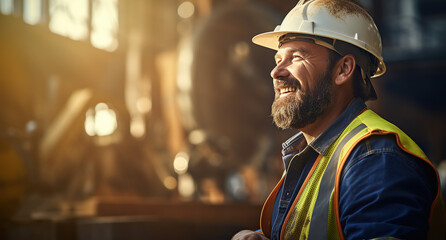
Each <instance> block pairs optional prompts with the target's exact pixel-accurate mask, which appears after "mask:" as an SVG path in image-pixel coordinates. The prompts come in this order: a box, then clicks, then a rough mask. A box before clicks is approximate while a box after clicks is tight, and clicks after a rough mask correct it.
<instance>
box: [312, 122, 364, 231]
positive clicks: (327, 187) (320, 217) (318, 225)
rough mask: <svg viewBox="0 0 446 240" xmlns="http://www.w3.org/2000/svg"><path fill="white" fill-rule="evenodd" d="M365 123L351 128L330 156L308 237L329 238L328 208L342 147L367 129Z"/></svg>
mask: <svg viewBox="0 0 446 240" xmlns="http://www.w3.org/2000/svg"><path fill="white" fill-rule="evenodd" d="M366 127H367V126H366V125H365V124H363V123H362V124H360V125H358V126H357V127H355V128H354V129H353V130H351V131H350V132H349V133H348V134H347V135H346V136H345V137H344V138H343V139H342V140H341V142H340V143H339V145H338V146H337V147H336V150H335V151H334V153H333V155H332V156H331V158H330V161H329V163H328V166H327V168H326V169H325V172H324V175H323V176H322V180H321V183H320V186H319V194H318V196H317V199H316V203H315V205H314V210H313V215H312V217H311V223H310V230H309V233H308V239H327V230H328V229H327V227H328V210H329V205H330V197H331V194H332V193H333V190H334V184H335V180H336V171H337V166H338V161H339V157H340V155H341V151H342V148H344V146H345V144H347V142H348V141H350V140H351V139H352V138H353V137H354V136H355V135H356V134H358V133H359V132H360V131H361V130H363V129H365V128H366Z"/></svg>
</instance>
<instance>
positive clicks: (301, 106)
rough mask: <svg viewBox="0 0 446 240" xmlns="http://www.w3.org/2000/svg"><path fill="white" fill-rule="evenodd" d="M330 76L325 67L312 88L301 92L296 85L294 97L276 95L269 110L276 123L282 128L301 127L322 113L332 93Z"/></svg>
mask: <svg viewBox="0 0 446 240" xmlns="http://www.w3.org/2000/svg"><path fill="white" fill-rule="evenodd" d="M330 76H331V71H329V68H327V69H326V71H325V73H324V75H323V76H321V77H320V78H319V79H318V81H317V83H316V85H315V88H314V89H312V90H308V91H306V92H302V91H301V90H300V87H298V88H297V90H296V93H297V95H296V96H295V97H289V96H287V97H285V98H280V97H279V95H276V99H275V100H274V103H273V105H272V110H271V115H272V116H273V119H274V122H275V123H276V125H277V126H278V127H279V128H282V129H289V128H294V129H302V128H303V127H305V126H307V125H309V124H311V123H314V122H315V121H316V119H317V118H318V117H320V116H321V115H322V114H324V113H325V111H326V110H327V108H328V107H329V105H330V103H331V99H332V95H333V91H332V86H331V82H330V80H331V78H330ZM294 81H297V80H294Z"/></svg>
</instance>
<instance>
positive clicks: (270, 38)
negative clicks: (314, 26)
mask: <svg viewBox="0 0 446 240" xmlns="http://www.w3.org/2000/svg"><path fill="white" fill-rule="evenodd" d="M287 33H293V32H290V31H277V32H275V31H274V32H265V33H261V34H258V35H256V36H254V37H253V38H252V42H253V43H255V44H257V45H259V46H262V47H266V48H270V49H273V50H276V51H277V50H278V49H279V38H280V37H281V36H283V35H285V34H287ZM296 33H299V34H302V35H308V36H319V37H328V38H331V39H336V38H333V37H331V36H323V35H318V34H306V33H302V32H296ZM336 40H340V41H343V40H342V39H336ZM349 44H352V43H349ZM352 45H354V46H356V47H359V48H361V49H364V50H365V51H368V50H367V49H365V48H364V47H362V46H358V45H355V44H352ZM368 52H369V51H368ZM372 54H373V53H372ZM373 55H374V56H375V57H376V58H377V59H378V60H379V64H378V69H377V70H376V73H375V74H374V75H373V76H371V77H372V78H376V77H379V76H381V75H383V74H384V73H385V72H386V65H385V64H384V61H383V59H382V58H381V57H378V56H376V55H375V54H373Z"/></svg>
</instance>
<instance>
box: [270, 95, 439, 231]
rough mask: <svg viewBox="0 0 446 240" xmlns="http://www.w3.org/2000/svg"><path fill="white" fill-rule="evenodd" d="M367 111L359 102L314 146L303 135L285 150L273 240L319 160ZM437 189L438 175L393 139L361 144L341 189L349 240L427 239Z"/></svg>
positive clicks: (341, 208)
mask: <svg viewBox="0 0 446 240" xmlns="http://www.w3.org/2000/svg"><path fill="white" fill-rule="evenodd" d="M364 109H366V105H365V103H364V102H363V101H362V100H361V99H355V100H354V101H353V102H352V103H351V104H350V105H349V106H348V108H347V109H346V110H345V111H344V112H343V113H342V114H341V115H340V116H339V117H338V119H337V120H336V121H335V122H333V123H332V124H331V125H330V127H329V128H327V129H326V130H325V131H324V132H323V133H322V134H321V135H320V136H318V137H317V138H316V139H315V140H313V141H312V142H311V143H310V144H308V145H307V143H306V140H305V138H304V136H303V134H302V133H301V132H299V133H298V134H296V135H294V136H293V137H291V138H290V139H288V140H287V141H286V142H285V143H283V144H282V147H283V150H282V155H283V156H282V158H283V162H284V166H285V169H286V176H285V180H284V182H283V184H282V187H281V189H280V191H279V193H278V195H277V198H276V200H275V205H274V209H273V214H272V224H271V239H272V240H275V239H279V238H280V231H281V228H282V225H283V222H284V219H285V217H286V215H287V213H288V211H289V210H290V207H291V205H292V204H293V200H294V199H295V197H296V195H297V194H298V192H299V190H300V187H301V186H302V183H303V182H304V180H305V178H306V177H307V175H308V173H309V171H310V169H311V167H312V166H313V164H314V162H315V160H316V158H317V157H318V156H319V155H324V154H325V153H326V152H327V150H328V149H329V147H330V146H331V144H332V143H334V141H335V140H336V139H337V138H338V137H339V135H340V134H341V133H342V131H343V130H344V129H345V128H346V127H347V126H348V125H349V124H350V122H351V121H352V120H353V119H354V118H355V117H356V116H358V115H359V114H360V113H361V112H362V111H363V110H364ZM436 184H437V180H436V174H435V172H434V171H433V170H432V169H431V168H430V167H429V166H428V164H427V163H425V162H423V161H421V160H420V159H418V158H416V157H415V156H413V155H410V154H408V153H406V152H404V151H403V150H402V149H401V148H399V147H398V144H397V142H396V139H395V136H394V135H374V136H372V137H369V138H367V139H365V140H363V141H362V142H360V143H358V145H356V147H355V148H354V149H353V150H352V152H351V154H350V155H349V157H348V158H347V161H346V163H345V165H344V168H343V171H342V175H341V183H340V188H339V213H340V221H341V226H342V228H343V231H344V236H345V239H372V238H378V237H386V236H392V237H395V238H400V239H425V238H426V234H427V231H428V225H429V221H428V219H429V215H430V207H431V205H432V202H433V200H434V198H435V196H436V189H437V185H436ZM321 231H326V229H321ZM310 240H311V239H310Z"/></svg>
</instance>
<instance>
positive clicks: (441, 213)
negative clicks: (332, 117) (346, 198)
mask: <svg viewBox="0 0 446 240" xmlns="http://www.w3.org/2000/svg"><path fill="white" fill-rule="evenodd" d="M386 134H394V135H395V137H396V139H397V143H398V146H399V147H400V148H401V149H402V150H404V151H406V152H408V153H410V154H412V155H414V156H416V157H418V158H420V159H421V160H423V161H425V162H427V163H428V164H429V165H430V166H431V167H432V168H433V170H434V172H435V173H436V174H437V186H438V189H437V195H436V198H435V200H434V201H433V203H432V207H431V212H430V219H429V224H430V225H429V232H428V239H442V240H443V239H445V230H446V220H445V208H444V203H443V199H442V196H441V189H440V181H439V177H438V173H437V170H436V169H435V167H434V166H433V165H432V163H431V162H430V161H429V160H428V159H427V157H426V155H425V154H424V152H423V151H422V150H421V149H420V148H419V147H418V146H417V145H416V143H415V142H414V141H413V140H412V139H410V138H409V137H408V136H407V135H406V134H405V133H404V132H402V131H401V130H400V129H399V128H397V127H396V126H395V125H393V124H391V123H389V122H387V121H386V120H384V119H382V118H381V117H379V116H378V115H377V114H376V113H374V112H373V111H371V110H366V111H364V112H363V113H361V114H360V115H359V116H358V117H356V118H355V119H354V120H353V121H352V122H351V123H350V124H349V125H348V126H347V127H346V128H345V129H344V131H343V132H342V133H341V135H340V136H339V138H338V139H337V140H336V141H335V142H334V143H333V144H332V145H331V146H330V148H329V150H328V151H327V154H325V155H324V156H321V155H320V156H319V157H318V158H317V159H316V161H315V163H314V164H313V167H312V168H311V170H310V172H309V173H308V175H307V177H306V179H305V181H304V183H303V184H302V187H301V189H300V191H299V193H298V194H297V196H296V198H295V199H294V202H293V205H292V207H291V208H290V211H289V212H288V214H287V216H286V218H285V221H284V224H283V226H282V229H281V235H280V239H310V240H313V239H316V240H319V239H344V235H343V231H342V227H341V223H340V219H339V184H340V176H341V172H342V168H343V166H344V164H345V161H346V159H347V158H348V156H349V154H350V152H351V151H352V149H353V148H354V147H355V146H356V145H357V144H358V143H359V142H360V141H361V140H363V139H365V138H367V137H370V136H372V135H386ZM284 178H285V175H284V176H283V177H282V179H281V180H280V181H279V183H278V184H277V185H276V187H275V188H274V190H273V191H272V192H271V194H270V196H269V197H268V199H267V200H266V202H265V204H264V206H263V209H262V215H261V219H260V225H261V230H262V233H263V234H264V235H265V236H268V237H270V235H271V217H272V211H273V207H274V202H275V199H276V197H277V194H278V192H279V190H280V187H281V185H282V183H283V181H284ZM389 237H391V236H389Z"/></svg>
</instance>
